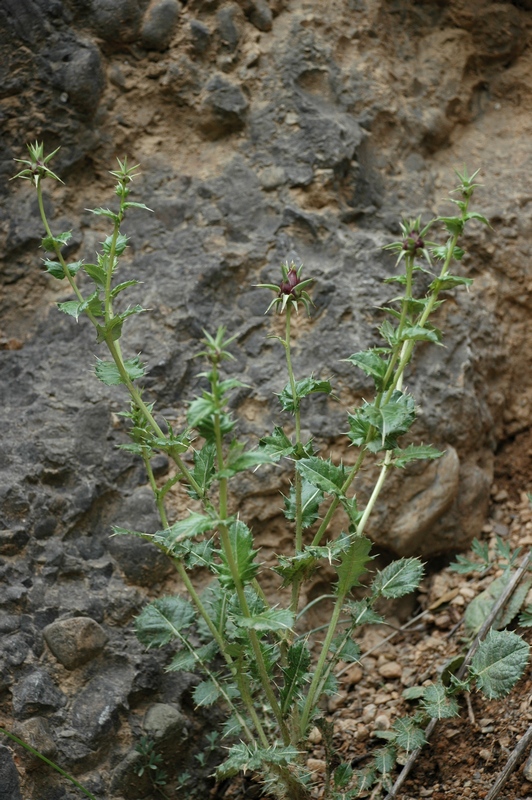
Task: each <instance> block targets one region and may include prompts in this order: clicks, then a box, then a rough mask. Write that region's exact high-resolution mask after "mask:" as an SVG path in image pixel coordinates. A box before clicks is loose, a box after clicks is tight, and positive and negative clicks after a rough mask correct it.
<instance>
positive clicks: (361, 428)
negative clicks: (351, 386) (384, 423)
mask: <svg viewBox="0 0 532 800" xmlns="http://www.w3.org/2000/svg"><path fill="white" fill-rule="evenodd" d="M366 405H367V403H365V404H364V405H363V406H362V407H361V408H357V409H356V410H355V413H354V414H348V418H349V433H348V434H347V435H348V436H349V438H350V440H351V442H352V443H353V444H354V445H355V446H356V447H362V446H363V445H364V444H366V442H367V441H369V435H370V431H371V429H372V425H371V422H370V421H369V420H368V419H366V417H365V416H364V409H365V406H366Z"/></svg>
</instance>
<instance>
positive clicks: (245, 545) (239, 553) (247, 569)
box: [216, 520, 259, 589]
mask: <svg viewBox="0 0 532 800" xmlns="http://www.w3.org/2000/svg"><path fill="white" fill-rule="evenodd" d="M228 534H229V540H230V545H231V552H232V557H233V562H234V564H235V565H236V568H237V570H238V575H239V578H240V582H241V583H242V584H246V583H249V582H250V581H252V580H253V578H254V577H255V575H256V574H257V571H258V569H259V565H258V564H257V563H256V562H255V556H256V555H257V551H256V550H254V549H253V536H252V534H251V531H250V530H249V528H248V526H247V525H245V524H244V523H243V522H241V521H240V520H236V521H234V522H232V523H231V525H230V526H229V529H228ZM219 555H220V559H221V563H220V564H218V565H217V566H216V573H217V575H218V580H219V581H220V584H221V586H223V587H224V588H226V589H229V588H231V589H232V588H234V580H233V575H232V572H231V568H230V566H229V563H228V561H227V557H226V554H225V552H224V550H223V549H222V550H220V553H219Z"/></svg>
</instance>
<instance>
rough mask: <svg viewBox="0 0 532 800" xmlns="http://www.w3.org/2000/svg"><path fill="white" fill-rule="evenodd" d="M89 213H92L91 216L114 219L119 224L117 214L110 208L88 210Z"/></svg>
mask: <svg viewBox="0 0 532 800" xmlns="http://www.w3.org/2000/svg"><path fill="white" fill-rule="evenodd" d="M87 211H90V213H91V214H95V215H96V216H97V217H108V218H109V219H112V220H113V222H118V220H119V216H118V214H115V212H114V211H111V210H110V209H109V208H88V209H87Z"/></svg>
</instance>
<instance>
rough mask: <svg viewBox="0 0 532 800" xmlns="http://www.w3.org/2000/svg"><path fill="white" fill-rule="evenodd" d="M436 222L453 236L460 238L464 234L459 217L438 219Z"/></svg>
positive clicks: (462, 221)
mask: <svg viewBox="0 0 532 800" xmlns="http://www.w3.org/2000/svg"><path fill="white" fill-rule="evenodd" d="M437 221H438V222H443V224H444V225H445V228H446V229H447V231H449V233H450V234H452V235H453V236H454V235H455V234H458V236H461V235H462V234H463V232H464V220H463V219H462V218H461V217H438V219H437Z"/></svg>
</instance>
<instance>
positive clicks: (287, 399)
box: [278, 375, 332, 413]
mask: <svg viewBox="0 0 532 800" xmlns="http://www.w3.org/2000/svg"><path fill="white" fill-rule="evenodd" d="M316 392H322V393H324V394H331V392H332V386H331V384H330V381H320V380H317V379H316V378H315V377H314V376H313V375H311V376H310V377H309V378H303V379H302V380H300V381H296V382H295V396H296V403H297V405H298V407H299V403H300V401H301V400H302V399H303V398H304V397H307V395H309V394H315V393H316ZM278 397H279V402H280V403H281V407H282V409H283V411H290V412H291V413H294V411H295V405H294V397H293V395H292V387H291V385H290V384H289V383H287V385H286V386H285V387H284V389H283V391H282V392H281V393H280V394H279V395H278Z"/></svg>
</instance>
